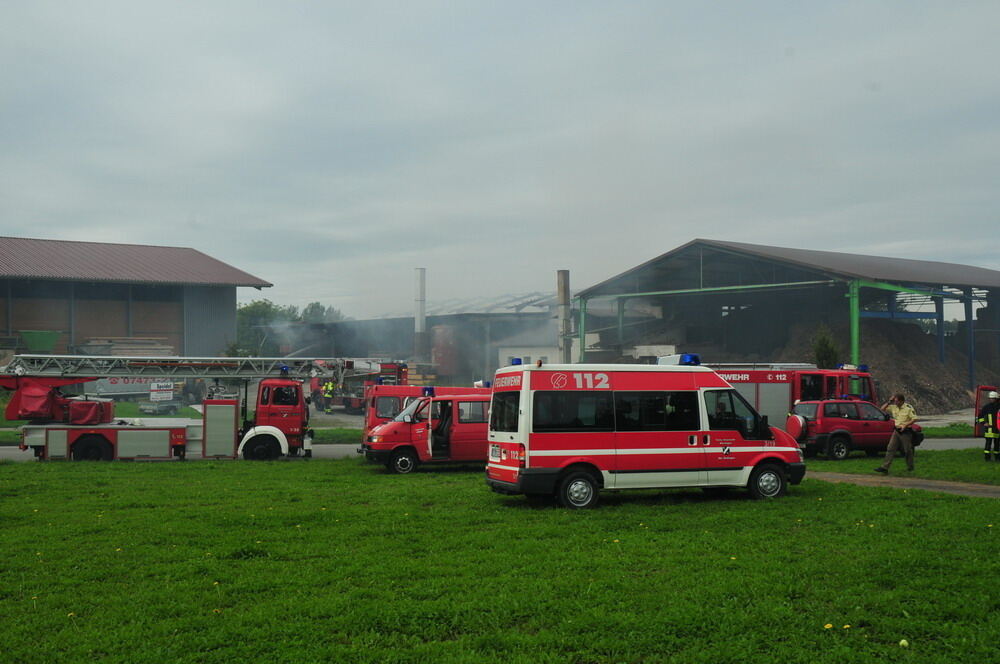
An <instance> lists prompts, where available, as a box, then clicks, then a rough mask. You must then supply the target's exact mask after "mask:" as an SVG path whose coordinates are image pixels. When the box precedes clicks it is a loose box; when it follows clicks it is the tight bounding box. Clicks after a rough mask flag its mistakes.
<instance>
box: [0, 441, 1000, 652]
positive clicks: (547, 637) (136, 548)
mask: <svg viewBox="0 0 1000 664" xmlns="http://www.w3.org/2000/svg"><path fill="white" fill-rule="evenodd" d="M0 526H2V527H0V543H2V551H3V555H4V563H5V564H4V565H3V566H2V567H0V619H2V624H3V625H4V627H5V634H4V642H3V648H2V650H0V652H2V653H3V654H2V655H0V660H3V661H11V662H15V661H16V662H53V661H66V662H70V661H73V662H75V661H88V660H98V661H108V662H157V663H160V662H232V661H237V660H244V661H262V662H264V661H266V662H327V661H338V662H340V661H343V662H384V661H396V662H439V661H444V662H448V661H460V662H480V661H502V662H696V663H699V662H702V663H705V664H717V663H726V662H732V663H737V662H738V663H741V664H742V663H744V662H801V661H809V662H816V663H825V662H829V663H831V664H834V663H835V664H843V663H845V662H871V661H883V662H916V661H919V662H970V663H972V662H974V663H976V664H980V663H982V662H988V661H996V653H997V643H996V635H997V634H1000V611H998V610H997V609H998V591H997V584H996V579H997V575H998V572H1000V561H998V560H997V555H996V553H997V550H998V546H997V544H998V542H997V539H996V538H997V530H998V529H1000V503H998V502H997V501H993V500H987V499H975V498H963V497H956V496H947V495H939V494H930V493H924V492H919V491H901V490H892V489H869V488H861V487H854V486H848V485H835V484H827V483H824V482H820V481H817V480H810V479H808V476H807V479H806V480H805V482H804V483H803V484H802V485H800V486H798V487H792V488H791V490H790V494H789V496H787V497H785V498H783V499H779V500H776V501H772V502H757V501H752V500H749V499H747V498H746V497H745V495H744V494H743V493H742V492H732V493H731V494H730V495H728V496H723V497H714V496H708V495H705V494H703V493H702V492H700V491H697V490H687V491H642V492H632V493H623V494H608V495H606V496H605V497H604V500H603V505H602V507H601V508H599V509H597V510H594V511H586V512H570V511H566V510H563V509H560V508H556V507H552V506H543V507H533V506H529V505H528V504H527V503H526V502H525V501H524V500H523V499H522V498H518V497H503V496H498V495H496V494H492V493H490V492H489V491H488V490H487V489H486V488H485V486H484V482H483V477H482V472H481V470H478V469H459V470H455V469H444V470H435V471H426V472H417V473H415V474H413V475H407V476H396V475H389V474H387V473H386V472H384V471H383V470H382V469H381V468H380V467H376V466H374V465H370V464H364V463H363V462H361V461H360V460H357V459H345V460H339V461H325V460H317V459H313V460H311V461H292V462H272V463H244V462H238V461H234V462H207V461H206V462H188V463H179V462H174V463H108V464H103V463H75V464H74V463H28V464H22V463H18V464H14V463H7V464H0ZM902 639H906V640H907V642H908V647H902V646H900V641H901V640H902Z"/></svg>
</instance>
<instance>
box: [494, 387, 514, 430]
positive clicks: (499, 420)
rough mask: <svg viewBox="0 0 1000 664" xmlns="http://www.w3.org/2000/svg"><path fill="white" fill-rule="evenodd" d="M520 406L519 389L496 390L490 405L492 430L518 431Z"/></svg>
mask: <svg viewBox="0 0 1000 664" xmlns="http://www.w3.org/2000/svg"><path fill="white" fill-rule="evenodd" d="M520 406H521V393H520V392H519V391H515V392H494V393H493V404H492V405H491V406H490V430H492V431H504V432H510V433H516V432H517V422H518V415H519V411H520Z"/></svg>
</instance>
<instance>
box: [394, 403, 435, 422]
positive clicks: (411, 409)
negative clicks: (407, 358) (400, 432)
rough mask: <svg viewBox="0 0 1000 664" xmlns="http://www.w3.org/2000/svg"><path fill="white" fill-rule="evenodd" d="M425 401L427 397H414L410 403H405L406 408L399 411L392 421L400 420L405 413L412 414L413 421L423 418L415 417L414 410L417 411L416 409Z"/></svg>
mask: <svg viewBox="0 0 1000 664" xmlns="http://www.w3.org/2000/svg"><path fill="white" fill-rule="evenodd" d="M426 401H427V399H414V400H413V401H411V402H410V403H408V404H407V405H406V408H404V409H403V410H401V411H399V415H397V416H396V417H394V418H392V421H393V422H402V421H403V418H404V417H406V416H407V415H412V416H413V421H414V422H417V421H419V420H421V419H423V418H421V417H417V415H416V412H417V410H418V409H419V408H420V407H421V406H423V405H424V403H425V402H426Z"/></svg>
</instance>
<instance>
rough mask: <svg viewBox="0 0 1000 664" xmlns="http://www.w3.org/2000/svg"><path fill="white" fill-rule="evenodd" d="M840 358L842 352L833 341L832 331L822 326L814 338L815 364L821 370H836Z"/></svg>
mask: <svg viewBox="0 0 1000 664" xmlns="http://www.w3.org/2000/svg"><path fill="white" fill-rule="evenodd" d="M839 357H840V351H839V350H837V345H836V344H835V343H834V341H833V335H832V334H831V333H830V329H829V328H828V327H826V326H825V325H820V326H819V328H817V330H816V335H815V336H814V337H813V362H815V363H816V366H817V367H819V368H820V369H835V368H836V367H837V364H838V361H839Z"/></svg>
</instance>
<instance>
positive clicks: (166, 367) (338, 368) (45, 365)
mask: <svg viewBox="0 0 1000 664" xmlns="http://www.w3.org/2000/svg"><path fill="white" fill-rule="evenodd" d="M318 361H319V362H322V363H323V364H318V363H317V362H318ZM377 362H379V360H371V359H368V358H365V359H351V360H348V359H345V358H301V357H126V356H101V355H14V356H13V357H12V358H11V360H10V362H9V363H8V364H7V366H5V367H0V374H8V375H13V376H81V377H82V376H86V377H92V378H105V377H110V376H144V375H145V376H157V377H171V376H176V377H178V378H266V377H269V376H281V375H287V376H288V377H289V378H301V379H307V378H314V377H327V376H330V377H333V378H334V379H336V380H337V381H338V382H340V381H341V380H343V378H344V376H345V375H347V376H349V375H352V374H354V373H368V372H370V371H371V368H370V366H369V365H370V364H371V363H377ZM376 367H377V364H376Z"/></svg>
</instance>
